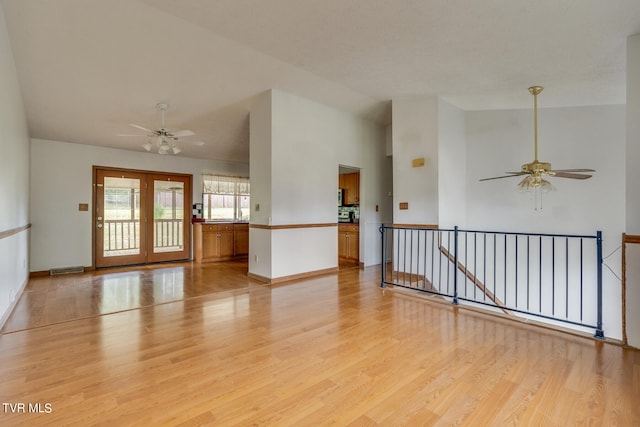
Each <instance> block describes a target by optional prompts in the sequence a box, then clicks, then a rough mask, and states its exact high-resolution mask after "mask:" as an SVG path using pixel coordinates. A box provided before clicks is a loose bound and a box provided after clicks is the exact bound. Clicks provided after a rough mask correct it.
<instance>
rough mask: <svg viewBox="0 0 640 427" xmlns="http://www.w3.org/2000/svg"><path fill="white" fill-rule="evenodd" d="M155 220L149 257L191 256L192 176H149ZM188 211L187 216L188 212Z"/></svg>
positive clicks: (172, 258) (150, 258) (153, 258)
mask: <svg viewBox="0 0 640 427" xmlns="http://www.w3.org/2000/svg"><path fill="white" fill-rule="evenodd" d="M149 182H150V184H149V187H150V189H151V191H150V196H151V197H152V198H153V200H150V205H152V206H153V216H150V217H152V218H153V222H152V223H151V224H149V226H150V229H149V230H148V232H149V236H150V244H149V248H150V249H151V250H150V251H149V261H150V262H153V261H174V260H180V259H187V258H189V246H188V243H189V227H188V225H189V223H190V222H187V221H186V219H190V218H191V215H190V212H191V209H190V207H191V206H190V202H189V201H188V200H187V199H188V197H186V196H187V195H188V194H190V191H191V190H190V186H189V180H188V179H187V178H185V177H180V176H175V175H153V176H151V177H150V179H149ZM185 215H186V216H185Z"/></svg>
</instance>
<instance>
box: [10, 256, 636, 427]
mask: <svg viewBox="0 0 640 427" xmlns="http://www.w3.org/2000/svg"><path fill="white" fill-rule="evenodd" d="M244 270H245V268H244V267H243V266H242V264H239V263H222V264H215V265H207V266H198V265H192V264H188V263H187V264H177V265H161V266H156V267H144V268H140V269H131V268H129V269H119V270H106V271H101V272H94V273H87V274H83V275H76V276H65V277H56V278H38V279H34V280H32V281H31V282H30V283H29V285H28V288H27V290H26V292H25V294H24V295H23V297H22V300H21V301H20V302H19V304H18V306H17V308H16V311H15V313H14V315H13V316H12V317H11V318H10V319H9V321H8V322H7V324H6V326H5V328H4V329H3V334H2V335H0V400H1V401H2V402H3V403H12V404H17V403H24V404H25V405H28V404H29V403H31V404H35V403H39V404H41V407H40V408H41V410H42V411H43V413H11V410H10V408H7V405H3V409H1V411H2V412H0V425H12V426H13V425H29V426H32V425H47V424H48V425H83V426H86V425H109V426H114V425H145V426H147V425H221V426H228V425H242V426H248V425H265V426H287V425H291V426H294V425H295V426H300V425H310V426H318V425H338V426H347V425H354V426H355V425H367V426H376V425H379V426H394V425H398V426H414V425H415V426H423V425H469V426H482V425H496V426H503V425H527V426H528V425H545V426H546V425H550V426H554V425H557V426H568V425H594V426H595V425H597V426H599V425H619V426H639V425H640V352H639V351H636V350H630V349H624V348H621V347H619V346H616V345H612V344H607V343H602V342H598V341H595V340H592V339H587V338H581V337H576V336H572V335H567V334H563V333H560V332H554V331H550V330H546V329H541V328H536V327H533V326H528V325H522V324H518V323H514V322H510V321H507V320H501V319H492V318H490V317H488V316H487V315H483V314H479V313H475V312H471V311H466V310H464V309H458V308H454V307H453V306H449V305H443V304H438V303H433V302H429V301H425V300H423V299H419V298H415V297H412V296H408V295H406V294H404V293H400V292H393V291H389V290H383V289H380V288H379V284H378V280H379V279H378V275H379V270H378V269H376V268H366V269H364V270H360V269H357V268H356V269H345V270H341V271H340V272H339V273H336V274H331V275H326V276H322V277H318V278H313V279H308V280H300V281H296V282H291V283H287V284H281V285H272V286H265V285H260V284H259V283H258V282H254V281H251V280H250V279H247V278H246V276H245V275H244ZM11 331H14V332H11ZM44 404H50V408H51V412H50V413H44V412H46V408H47V407H46V406H44ZM26 408H27V409H28V406H27V407H26ZM27 412H28V411H27Z"/></svg>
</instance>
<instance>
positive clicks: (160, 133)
mask: <svg viewBox="0 0 640 427" xmlns="http://www.w3.org/2000/svg"><path fill="white" fill-rule="evenodd" d="M156 108H157V110H158V111H159V112H160V127H159V128H156V129H147V128H146V127H144V126H140V125H136V124H130V125H131V126H133V127H135V128H136V129H139V130H142V131H145V132H146V135H124V134H120V135H118V136H146V137H147V138H148V141H147V142H146V143H145V144H142V148H144V149H145V150H146V151H151V149H152V148H153V146H154V145H155V146H156V147H157V149H158V154H179V153H181V152H182V150H181V149H180V148H178V147H177V146H176V141H178V139H180V138H182V137H187V136H193V135H195V133H193V132H192V131H190V130H175V131H172V130H170V129H168V128H167V127H166V124H165V112H166V111H167V109H168V108H169V104H167V103H165V102H160V103H158V104H156ZM156 137H157V139H156ZM195 144H196V145H204V142H201V141H197V142H196V143H195Z"/></svg>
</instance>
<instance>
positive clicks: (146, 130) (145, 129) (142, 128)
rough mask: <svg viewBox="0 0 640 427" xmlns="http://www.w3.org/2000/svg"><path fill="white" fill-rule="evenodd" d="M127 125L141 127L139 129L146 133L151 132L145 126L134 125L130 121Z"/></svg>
mask: <svg viewBox="0 0 640 427" xmlns="http://www.w3.org/2000/svg"><path fill="white" fill-rule="evenodd" d="M129 126H133V127H134V128H138V129H141V130H143V131H145V132H147V133H153V131H152V130H151V129H147V128H145V127H142V126H139V125H134V124H132V123H130V124H129Z"/></svg>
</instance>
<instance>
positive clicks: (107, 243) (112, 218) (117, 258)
mask: <svg viewBox="0 0 640 427" xmlns="http://www.w3.org/2000/svg"><path fill="white" fill-rule="evenodd" d="M144 180H145V176H144V175H143V174H138V173H130V172H115V171H105V170H98V171H97V174H96V187H97V188H96V212H95V221H94V224H95V227H96V228H95V230H96V234H95V239H96V267H108V266H114V265H127V264H138V263H143V262H144V261H145V254H144V241H145V240H144V237H145V230H144V227H143V226H142V222H141V217H142V216H141V212H142V209H144V197H143V188H144Z"/></svg>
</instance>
